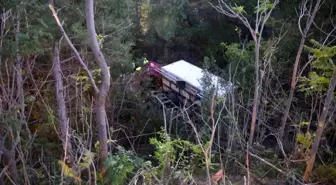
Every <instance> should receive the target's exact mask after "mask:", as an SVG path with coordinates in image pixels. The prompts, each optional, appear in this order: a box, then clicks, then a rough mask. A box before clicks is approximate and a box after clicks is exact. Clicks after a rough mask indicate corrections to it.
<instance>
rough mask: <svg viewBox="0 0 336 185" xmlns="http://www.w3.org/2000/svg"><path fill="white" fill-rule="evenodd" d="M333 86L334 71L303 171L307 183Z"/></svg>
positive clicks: (331, 96) (335, 78)
mask: <svg viewBox="0 0 336 185" xmlns="http://www.w3.org/2000/svg"><path fill="white" fill-rule="evenodd" d="M335 86H336V71H334V74H333V77H332V79H331V82H330V85H329V89H328V92H327V97H326V99H325V102H324V107H323V111H322V114H321V116H320V119H319V121H318V126H317V130H316V136H315V138H314V142H313V145H312V149H311V151H310V156H309V160H308V162H307V167H306V171H305V174H304V176H303V180H304V181H305V182H308V181H309V177H310V175H311V172H312V170H313V166H314V163H315V158H316V154H317V151H318V147H319V144H320V140H321V137H322V133H323V130H324V126H325V122H326V119H327V116H328V110H329V107H330V103H331V101H332V100H333V94H334V90H335Z"/></svg>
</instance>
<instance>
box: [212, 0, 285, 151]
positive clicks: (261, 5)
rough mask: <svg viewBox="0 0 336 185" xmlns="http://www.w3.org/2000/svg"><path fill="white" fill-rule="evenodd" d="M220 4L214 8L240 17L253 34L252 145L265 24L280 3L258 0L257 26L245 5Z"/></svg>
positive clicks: (260, 81) (276, 0)
mask: <svg viewBox="0 0 336 185" xmlns="http://www.w3.org/2000/svg"><path fill="white" fill-rule="evenodd" d="M219 2H220V3H219V5H217V6H214V8H215V9H216V10H217V11H218V12H220V13H222V14H224V15H226V16H228V17H231V18H236V19H239V20H240V21H241V22H242V23H243V24H244V25H245V26H246V27H247V28H248V30H249V31H250V34H251V35H252V38H253V41H254V44H255V46H254V47H255V49H254V52H255V61H254V62H255V63H254V73H255V74H254V75H255V82H254V83H255V84H254V97H253V108H252V118H251V127H250V135H249V145H250V146H252V143H253V138H254V132H255V126H256V121H257V117H258V105H259V101H260V91H261V89H262V78H263V73H262V72H261V70H260V65H261V63H260V47H261V41H262V34H263V31H264V27H265V24H266V22H267V20H268V19H269V18H270V16H271V14H272V12H273V10H274V8H275V6H276V5H277V4H278V3H279V0H275V1H274V2H273V3H270V1H267V0H263V1H260V0H258V3H257V6H256V12H255V13H256V16H255V20H254V21H255V26H254V28H253V26H251V24H250V22H249V20H248V19H247V18H246V17H245V14H246V11H245V10H244V6H237V5H235V6H234V7H232V6H231V5H229V4H228V3H225V2H224V1H219Z"/></svg>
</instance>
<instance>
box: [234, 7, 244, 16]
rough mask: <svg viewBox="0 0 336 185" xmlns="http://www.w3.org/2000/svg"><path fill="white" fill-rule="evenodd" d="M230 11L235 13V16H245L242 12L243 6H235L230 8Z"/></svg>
mask: <svg viewBox="0 0 336 185" xmlns="http://www.w3.org/2000/svg"><path fill="white" fill-rule="evenodd" d="M232 10H233V11H235V12H236V13H237V14H247V13H246V11H245V10H244V6H235V7H232Z"/></svg>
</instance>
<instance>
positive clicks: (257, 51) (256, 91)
mask: <svg viewBox="0 0 336 185" xmlns="http://www.w3.org/2000/svg"><path fill="white" fill-rule="evenodd" d="M259 43H260V42H257V41H256V42H255V64H254V65H255V66H254V70H255V75H256V77H255V83H254V86H255V87H254V88H255V89H254V97H253V108H252V120H251V129H250V136H249V146H250V147H252V146H253V138H254V132H255V125H256V121H257V115H258V104H259V99H260V98H259V97H260V94H259V90H260V87H259V86H260V80H259V55H260V46H259Z"/></svg>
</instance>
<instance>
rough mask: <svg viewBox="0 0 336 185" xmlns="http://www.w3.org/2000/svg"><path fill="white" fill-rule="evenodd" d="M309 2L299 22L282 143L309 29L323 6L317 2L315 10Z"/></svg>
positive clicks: (281, 133) (281, 137) (303, 5)
mask: <svg viewBox="0 0 336 185" xmlns="http://www.w3.org/2000/svg"><path fill="white" fill-rule="evenodd" d="M308 1H309V0H304V1H302V5H301V7H300V15H299V20H298V26H299V30H300V33H301V41H300V46H299V48H298V51H297V53H296V58H295V63H294V67H293V73H292V80H291V88H290V91H289V96H288V98H287V101H286V108H285V112H284V115H283V117H282V120H281V126H280V131H279V138H280V140H281V141H282V140H283V135H284V131H285V127H286V123H287V119H288V115H289V110H290V107H291V105H292V101H293V96H294V90H295V86H296V83H297V72H298V67H299V63H300V58H301V54H302V50H303V47H304V44H305V42H306V38H307V35H308V32H309V29H310V27H311V25H312V23H313V21H314V18H315V15H316V13H317V11H318V10H319V8H320V4H321V0H317V1H316V3H315V5H314V9H313V1H312V0H311V1H310V5H309V6H307V4H308ZM305 16H307V20H306V26H305V29H304V30H302V28H301V21H302V20H303V18H304V17H305Z"/></svg>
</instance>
